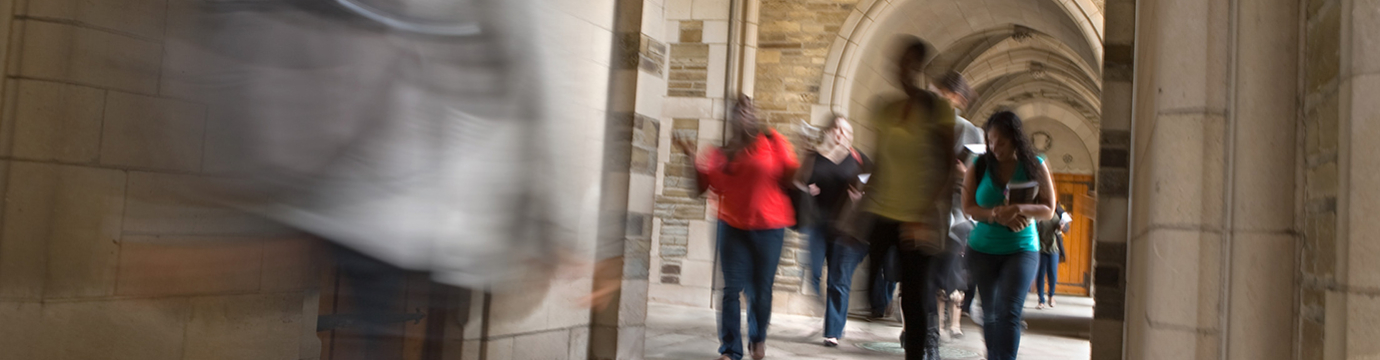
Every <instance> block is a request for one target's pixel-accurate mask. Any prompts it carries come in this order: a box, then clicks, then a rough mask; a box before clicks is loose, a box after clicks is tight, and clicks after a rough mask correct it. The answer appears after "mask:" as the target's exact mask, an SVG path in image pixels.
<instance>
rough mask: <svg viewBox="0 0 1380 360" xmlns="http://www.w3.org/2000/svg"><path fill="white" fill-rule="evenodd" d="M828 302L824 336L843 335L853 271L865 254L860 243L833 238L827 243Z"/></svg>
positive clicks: (864, 248) (825, 310) (864, 249)
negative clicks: (831, 241) (832, 240)
mask: <svg viewBox="0 0 1380 360" xmlns="http://www.w3.org/2000/svg"><path fill="white" fill-rule="evenodd" d="M829 248H830V249H829V250H830V251H829V280H828V288H827V290H826V291H827V292H828V302H827V303H826V305H825V308H824V337H826V338H841V337H843V328H844V325H845V324H847V322H848V298H849V296H848V295H849V293H850V292H851V291H852V288H853V271H854V269H857V268H858V263H860V262H862V259H863V258H864V257H866V256H867V249H866V247H864V246H863V245H862V244H857V243H850V242H847V241H843V240H835V241H834V242H833V243H831V244H830V245H829Z"/></svg>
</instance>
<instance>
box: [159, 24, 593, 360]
mask: <svg viewBox="0 0 1380 360" xmlns="http://www.w3.org/2000/svg"><path fill="white" fill-rule="evenodd" d="M540 5H541V4H540V3H538V2H536V1H530V0H524V1H483V0H405V1H393V0H291V1H273V2H177V4H171V3H170V11H177V12H179V14H178V15H179V16H170V19H177V20H178V21H177V22H176V23H172V24H169V28H170V31H169V34H168V39H167V43H168V45H167V46H166V48H165V51H166V52H167V56H165V60H164V61H165V66H166V67H167V68H169V69H171V71H167V72H165V73H164V74H165V75H164V76H165V79H164V83H162V84H161V89H162V91H163V92H166V93H172V94H176V95H175V96H178V97H181V98H186V99H189V100H192V101H196V102H198V103H201V104H205V106H206V107H207V122H206V134H207V135H206V138H207V140H206V150H205V153H206V154H205V160H204V164H203V165H202V166H203V167H204V168H205V169H204V171H205V172H207V173H212V174H216V175H218V178H217V181H216V182H217V186H215V187H212V188H209V189H207V190H208V191H210V192H211V194H210V195H211V196H214V197H215V198H216V199H218V200H220V201H222V202H224V203H226V204H229V205H231V206H234V207H237V208H239V209H244V210H246V211H248V212H251V213H254V214H258V215H261V216H263V217H265V218H268V219H271V220H273V221H276V222H278V223H281V224H285V225H288V226H290V227H292V228H294V229H296V230H298V231H301V232H304V233H308V234H311V235H314V236H315V237H317V238H320V239H324V240H325V241H327V242H328V243H329V244H331V248H332V249H333V250H331V254H332V255H333V257H334V260H335V263H336V265H337V266H339V268H340V270H341V271H340V275H341V278H342V281H343V282H344V283H345V284H348V286H347V287H348V288H350V289H351V290H352V291H351V293H350V295H349V296H350V297H351V301H350V302H351V303H353V304H354V309H352V312H353V313H355V314H357V316H358V320H359V321H358V325H359V326H360V327H361V328H362V332H363V333H364V334H365V337H364V339H363V340H362V341H363V342H364V343H365V344H363V346H361V347H362V348H364V349H365V350H364V351H365V354H363V355H362V357H364V358H370V359H372V358H383V357H385V356H387V355H386V354H385V352H386V351H388V350H387V349H385V348H384V347H385V346H386V345H385V340H384V338H386V337H393V336H400V334H397V333H396V328H397V327H395V326H392V327H390V326H389V324H388V322H389V321H390V320H389V316H388V314H389V313H390V312H394V311H396V310H395V309H396V307H397V301H398V300H399V299H400V296H399V294H400V293H401V291H402V287H403V284H404V280H405V277H406V276H407V275H408V274H414V273H427V274H430V277H431V279H432V280H433V281H435V282H437V283H439V284H445V285H448V286H452V287H457V288H461V289H492V291H495V292H521V293H523V295H524V296H520V297H513V298H514V300H515V301H517V303H515V304H509V305H510V306H512V307H513V308H515V309H519V311H521V310H524V309H526V310H530V309H534V308H536V307H538V306H541V304H542V300H543V299H544V297H545V291H547V288H548V287H547V286H546V285H547V284H548V283H547V281H549V277H550V276H553V274H555V273H557V271H556V269H555V268H556V267H557V266H559V265H561V264H565V263H567V261H566V260H565V259H569V258H571V257H572V256H571V252H572V251H573V250H571V246H570V245H569V244H567V243H566V242H565V241H564V239H566V238H567V237H568V236H569V235H570V233H572V232H573V230H572V229H570V228H568V227H563V226H561V223H559V222H558V221H557V220H556V219H557V218H561V217H562V216H561V215H560V214H559V212H560V211H563V210H564V209H566V208H571V207H570V206H561V205H568V203H567V202H565V201H564V200H568V199H565V198H563V197H569V196H570V194H567V193H563V192H559V191H555V189H559V187H558V186H557V185H559V184H558V183H555V182H551V181H547V179H560V178H562V176H560V175H559V174H553V173H552V172H553V171H558V170H559V169H555V168H556V167H554V166H551V164H552V163H553V162H554V161H556V160H557V159H556V156H555V155H554V154H556V153H555V149H554V148H553V147H547V146H546V144H552V141H553V140H552V139H557V138H558V136H555V135H554V134H551V133H550V132H549V131H547V130H545V129H547V128H548V127H549V126H550V125H551V124H552V122H551V121H550V119H551V117H550V116H549V112H548V111H545V110H543V109H542V107H541V106H534V104H544V103H543V101H542V100H543V99H542V98H541V97H540V96H539V94H542V93H543V91H542V90H543V89H544V87H543V86H544V84H543V83H542V82H539V81H538V80H537V78H538V76H539V75H540V74H539V70H538V69H540V67H539V66H538V61H537V60H538V59H537V58H535V57H534V56H533V55H532V52H530V51H531V50H529V49H531V48H532V47H534V45H533V44H534V42H535V38H536V37H535V36H534V34H533V33H532V32H534V30H533V29H535V28H536V27H535V26H531V25H530V24H528V21H529V19H531V18H533V16H534V14H537V13H538V12H539V11H543V10H541V9H542V8H541V6H540ZM601 258H607V257H601ZM514 284H516V285H514ZM459 297H460V298H461V300H464V299H465V298H468V296H463V295H462V296H459ZM462 311H464V310H462Z"/></svg>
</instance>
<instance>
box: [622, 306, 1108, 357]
mask: <svg viewBox="0 0 1380 360" xmlns="http://www.w3.org/2000/svg"><path fill="white" fill-rule="evenodd" d="M1034 299H1035V297H1034V296H1033V295H1032V296H1030V298H1029V299H1028V301H1027V302H1026V311H1025V319H1026V321H1027V322H1028V323H1029V325H1030V329H1029V330H1026V332H1025V333H1024V336H1022V338H1021V344H1022V345H1021V351H1020V359H1021V360H1069V359H1072V360H1078V359H1087V358H1088V356H1089V347H1088V337H1089V328H1090V325H1091V322H1092V299H1090V298H1081V297H1065V296H1059V297H1057V298H1056V299H1057V300H1056V301H1057V302H1058V304H1059V306H1058V307H1057V308H1054V309H1047V310H1036V309H1035V300H1034ZM647 310H648V311H647V313H648V314H647V323H648V330H647V343H646V347H647V359H649V360H712V359H715V358H716V357H717V356H718V354H717V350H718V348H719V341H718V340H717V331H716V330H715V329H716V328H717V319H718V314H717V313H716V312H715V310H713V309H705V308H694V307H686V306H678V305H666V304H657V303H653V304H650V305H649V308H648V309H647ZM743 319H744V320H746V319H747V316H743ZM823 324H824V320H823V319H822V318H813V317H808V316H799V315H779V314H778V315H773V316H772V326H771V330H770V332H769V335H768V338H767V359H801V360H808V359H900V358H902V356H901V355H900V354H901V352H900V348H899V344H897V337H898V336H899V335H900V333H901V327H900V324H899V323H896V322H891V321H882V322H868V321H866V320H862V319H859V318H851V319H849V321H848V326H847V328H846V329H845V330H844V339H843V340H841V344H840V345H839V347H837V348H827V347H824V346H823V345H821V340H822V339H823V338H822V336H823V330H822V329H823V326H824V325H823ZM963 332H964V333H965V334H966V335H967V336H965V337H963V338H962V339H957V340H954V341H949V342H946V343H945V344H944V345H943V346H942V347H941V352H942V353H941V355H942V356H943V357H944V359H965V360H966V359H982V358H983V357H982V354H984V353H985V352H986V351H985V350H984V347H983V343H982V332H981V330H980V329H979V328H978V327H977V326H976V325H974V324H973V323H972V322H971V321H968V319H967V318H964V319H963ZM743 333H744V334H745V335H746V334H747V332H746V331H744V332H743ZM874 349H875V350H874ZM888 350H889V351H888Z"/></svg>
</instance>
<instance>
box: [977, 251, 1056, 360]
mask: <svg viewBox="0 0 1380 360" xmlns="http://www.w3.org/2000/svg"><path fill="white" fill-rule="evenodd" d="M1038 262H1039V253H1037V252H1034V251H1022V252H1018V253H1015V254H1010V255H992V254H984V253H981V252H978V251H976V250H973V249H972V248H968V271H970V272H971V273H972V275H973V280H974V281H976V282H977V285H978V296H981V297H982V312H983V317H984V319H983V324H984V325H983V327H982V330H983V331H982V332H983V340H985V341H986V342H987V359H988V360H1015V359H1016V351H1017V349H1020V347H1021V312H1022V310H1024V309H1025V296H1026V293H1029V292H1030V283H1031V282H1032V281H1035V269H1036V267H1037V263H1038Z"/></svg>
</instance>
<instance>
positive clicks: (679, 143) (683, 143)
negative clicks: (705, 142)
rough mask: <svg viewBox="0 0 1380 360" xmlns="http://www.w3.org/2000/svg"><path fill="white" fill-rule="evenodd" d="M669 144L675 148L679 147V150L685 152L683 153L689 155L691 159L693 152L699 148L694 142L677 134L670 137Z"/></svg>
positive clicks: (693, 156) (693, 155)
mask: <svg viewBox="0 0 1380 360" xmlns="http://www.w3.org/2000/svg"><path fill="white" fill-rule="evenodd" d="M671 144H673V145H675V146H676V148H678V149H680V151H683V152H685V155H689V156H690V158H691V159H693V158H695V153H696V152H697V151H698V149H699V148H697V147H696V146H695V143H694V142H692V141H690V139H687V138H683V137H679V136H677V137H675V138H672V139H671Z"/></svg>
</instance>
